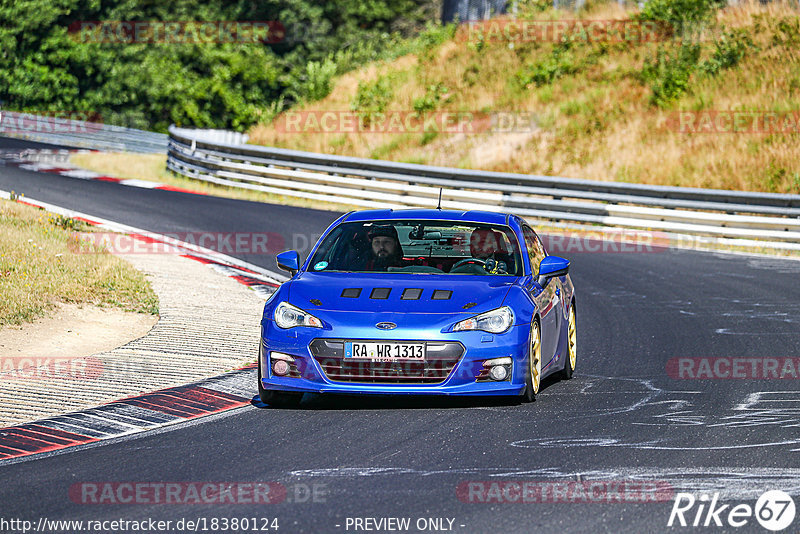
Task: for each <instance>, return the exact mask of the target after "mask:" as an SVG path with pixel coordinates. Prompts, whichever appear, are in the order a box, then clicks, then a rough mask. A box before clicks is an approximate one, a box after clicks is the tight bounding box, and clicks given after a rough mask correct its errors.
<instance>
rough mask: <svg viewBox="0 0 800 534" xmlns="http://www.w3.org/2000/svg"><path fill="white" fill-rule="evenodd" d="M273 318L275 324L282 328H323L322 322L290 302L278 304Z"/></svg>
mask: <svg viewBox="0 0 800 534" xmlns="http://www.w3.org/2000/svg"><path fill="white" fill-rule="evenodd" d="M273 317H274V318H275V324H276V325H278V326H279V327H281V328H294V327H295V326H310V327H312V328H322V321H320V320H319V319H317V318H316V317H314V316H313V315H311V314H310V313H307V312H304V311H303V310H301V309H300V308H298V307H297V306H292V305H291V304H289V303H288V302H281V303H280V304H278V306H277V307H276V308H275V314H274V315H273Z"/></svg>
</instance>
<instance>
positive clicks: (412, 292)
mask: <svg viewBox="0 0 800 534" xmlns="http://www.w3.org/2000/svg"><path fill="white" fill-rule="evenodd" d="M421 296H422V290H421V289H416V288H407V289H404V290H403V294H402V295H400V298H401V299H403V300H419V298H420V297H421Z"/></svg>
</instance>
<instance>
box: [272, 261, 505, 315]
mask: <svg viewBox="0 0 800 534" xmlns="http://www.w3.org/2000/svg"><path fill="white" fill-rule="evenodd" d="M517 280H518V278H517V277H513V276H471V275H426V274H408V273H403V274H387V273H378V274H361V273H359V274H354V273H310V272H304V273H301V274H300V275H299V276H297V277H296V278H295V279H294V280H292V281H291V282H290V283H289V284H290V285H289V288H288V289H289V296H288V300H289V301H290V302H291V303H292V304H294V305H295V306H298V307H299V308H302V309H305V310H308V311H310V312H312V313H313V312H314V310H324V311H331V312H368V313H369V312H372V313H376V312H395V313H402V314H450V315H452V314H460V313H463V314H468V315H474V314H477V313H481V312H484V311H488V310H492V309H494V308H498V307H500V306H502V305H503V301H504V300H505V297H506V295H507V294H508V290H509V289H510V288H511V286H512V285H514V283H515V282H516V281H517ZM386 289H390V292H389V294H388V297H387V298H378V297H380V296H382V295H381V294H380V293H381V292H384V293H385V290H386ZM346 290H347V291H346ZM358 290H360V292H359V291H358ZM412 290H422V291H421V294H419V298H414V299H411V298H402V296H403V294H404V291H405V292H406V293H405V294H406V297H409V296H416V295H415V294H416V293H418V291H412ZM347 294H350V295H355V294H358V296H357V297H347V296H343V295H347ZM434 294H435V295H436V297H438V298H436V299H434Z"/></svg>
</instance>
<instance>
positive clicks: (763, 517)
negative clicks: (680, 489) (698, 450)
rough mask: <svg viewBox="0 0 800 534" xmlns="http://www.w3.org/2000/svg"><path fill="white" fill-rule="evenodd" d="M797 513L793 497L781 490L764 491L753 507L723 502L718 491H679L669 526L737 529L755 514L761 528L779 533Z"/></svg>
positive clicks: (670, 515)
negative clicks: (697, 495) (710, 493)
mask: <svg viewBox="0 0 800 534" xmlns="http://www.w3.org/2000/svg"><path fill="white" fill-rule="evenodd" d="M794 516H795V505H794V500H792V497H791V496H790V495H789V494H788V493H786V492H783V491H780V490H772V491H767V492H766V493H764V494H762V495H761V496H760V497H759V498H758V500H757V501H756V504H755V506H754V507H751V506H750V505H749V504H744V503H742V504H737V505H731V504H720V503H719V493H715V494H714V495H713V497H710V496H709V495H707V494H705V493H704V494H702V495H700V496H699V497H695V496H694V495H693V494H691V493H678V494H677V495H675V502H674V503H673V504H672V512H670V514H669V521H667V526H668V527H671V526H673V525H674V526H682V527H687V526H692V527H714V526H716V527H726V528H728V527H733V528H738V527H743V526H745V525H747V524H748V523H750V521H751V520H752V519H753V517H755V519H756V521H758V523H759V524H760V525H761V526H762V527H764V528H765V529H767V530H771V531H773V532H777V531H780V530H784V529H785V528H786V527H788V526H789V525H791V524H792V522H793V521H794Z"/></svg>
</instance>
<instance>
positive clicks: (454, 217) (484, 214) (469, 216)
mask: <svg viewBox="0 0 800 534" xmlns="http://www.w3.org/2000/svg"><path fill="white" fill-rule="evenodd" d="M508 218H509V215H508V214H506V213H496V212H493V211H477V210H472V211H459V210H435V209H401V210H391V209H386V210H362V211H353V212H351V213H349V214H348V215H347V216H346V217H344V219H342V221H341V222H361V221H388V220H403V219H413V220H425V219H427V220H441V221H462V222H472V223H485V224H508Z"/></svg>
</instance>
